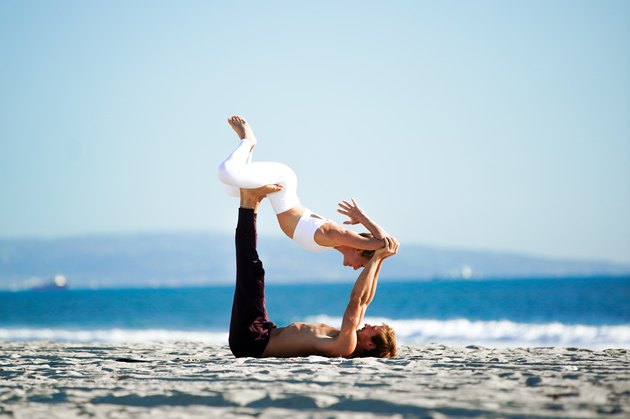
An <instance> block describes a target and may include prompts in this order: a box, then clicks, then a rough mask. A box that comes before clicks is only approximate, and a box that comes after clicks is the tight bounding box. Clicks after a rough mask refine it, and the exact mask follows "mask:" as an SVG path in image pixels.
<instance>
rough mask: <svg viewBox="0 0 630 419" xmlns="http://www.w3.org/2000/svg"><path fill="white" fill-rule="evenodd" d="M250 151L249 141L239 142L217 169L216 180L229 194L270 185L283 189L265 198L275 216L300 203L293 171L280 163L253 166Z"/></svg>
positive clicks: (261, 163)
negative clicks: (279, 185) (267, 199)
mask: <svg viewBox="0 0 630 419" xmlns="http://www.w3.org/2000/svg"><path fill="white" fill-rule="evenodd" d="M251 160H252V149H251V147H250V142H249V141H241V143H240V144H239V146H238V147H237V148H236V150H234V151H233V152H232V154H230V155H229V156H228V158H227V159H225V161H224V162H223V163H221V165H220V166H219V172H218V174H217V175H218V177H219V180H220V181H221V182H223V183H224V184H225V190H226V192H227V193H228V194H229V195H232V196H239V195H240V193H239V188H243V189H254V188H259V187H261V186H264V185H269V184H272V183H279V184H281V185H283V186H284V188H283V189H282V190H281V191H279V192H274V193H270V194H269V195H267V197H268V198H269V201H270V202H271V206H272V207H273V211H274V212H275V213H276V214H280V213H281V212H285V211H287V210H290V209H291V208H293V207H295V206H297V205H299V204H300V200H299V199H298V196H297V177H296V176H295V173H294V172H293V170H292V169H291V168H290V167H289V166H287V165H285V164H282V163H274V162H260V163H252V162H251Z"/></svg>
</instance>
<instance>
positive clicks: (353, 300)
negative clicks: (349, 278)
mask: <svg viewBox="0 0 630 419" xmlns="http://www.w3.org/2000/svg"><path fill="white" fill-rule="evenodd" d="M384 240H385V247H382V248H381V249H378V250H377V251H376V252H375V253H374V256H373V257H372V259H370V261H369V262H368V263H367V265H365V268H363V271H361V274H359V277H358V278H357V280H356V282H355V283H354V287H353V288H352V292H351V293H350V301H349V302H348V306H347V307H346V311H345V313H344V314H343V320H342V323H341V330H340V332H339V336H338V338H337V342H336V348H335V349H336V351H335V352H338V353H339V355H340V356H349V355H351V354H352V353H353V352H354V350H355V349H356V346H357V334H356V331H357V329H358V327H359V325H360V324H361V322H362V321H363V316H364V315H365V311H366V310H367V307H368V305H369V304H370V303H371V302H372V299H373V298H374V294H375V293H376V283H377V282H378V275H379V272H380V268H381V264H382V262H383V259H385V258H388V257H390V256H392V255H394V254H396V252H397V251H398V246H399V243H398V240H396V239H395V238H393V237H385V239H384Z"/></svg>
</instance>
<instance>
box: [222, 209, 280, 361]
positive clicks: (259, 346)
mask: <svg viewBox="0 0 630 419" xmlns="http://www.w3.org/2000/svg"><path fill="white" fill-rule="evenodd" d="M275 327H276V325H275V324H273V322H271V321H269V318H268V316H267V309H266V308H265V270H264V269H263V264H262V262H261V261H260V259H258V252H257V251H256V214H255V213H254V210H252V209H248V208H239V210H238V224H237V226H236V289H235V290H234V302H233V303H232V319H231V320H230V337H229V342H230V349H231V350H232V353H233V354H234V356H236V357H245V356H253V357H260V356H261V355H262V354H263V352H265V348H266V347H267V343H268V342H269V336H270V331H271V329H273V328H275Z"/></svg>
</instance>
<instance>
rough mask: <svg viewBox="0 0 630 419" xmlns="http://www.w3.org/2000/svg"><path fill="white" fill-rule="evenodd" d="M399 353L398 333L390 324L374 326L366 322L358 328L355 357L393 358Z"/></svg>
mask: <svg viewBox="0 0 630 419" xmlns="http://www.w3.org/2000/svg"><path fill="white" fill-rule="evenodd" d="M397 354H398V350H397V348H396V333H395V332H394V329H392V328H391V327H390V326H389V325H386V324H382V325H380V326H372V325H369V324H367V323H366V324H365V325H364V326H363V328H362V329H359V330H357V348H356V349H355V350H354V354H353V356H354V357H367V356H373V357H376V358H393V357H395V356H396V355H397Z"/></svg>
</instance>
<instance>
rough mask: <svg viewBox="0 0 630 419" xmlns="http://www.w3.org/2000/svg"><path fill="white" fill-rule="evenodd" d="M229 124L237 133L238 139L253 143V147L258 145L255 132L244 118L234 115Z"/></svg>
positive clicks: (229, 119)
mask: <svg viewBox="0 0 630 419" xmlns="http://www.w3.org/2000/svg"><path fill="white" fill-rule="evenodd" d="M228 124H230V126H231V127H232V129H233V130H234V131H235V132H236V134H237V135H238V138H240V139H241V140H246V141H249V142H251V143H252V147H254V146H255V145H256V136H255V135H254V131H253V130H252V127H251V126H250V125H249V124H248V123H247V121H246V120H245V119H244V118H242V117H240V116H238V115H232V116H231V117H229V118H228Z"/></svg>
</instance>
